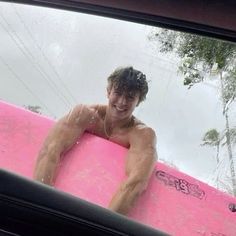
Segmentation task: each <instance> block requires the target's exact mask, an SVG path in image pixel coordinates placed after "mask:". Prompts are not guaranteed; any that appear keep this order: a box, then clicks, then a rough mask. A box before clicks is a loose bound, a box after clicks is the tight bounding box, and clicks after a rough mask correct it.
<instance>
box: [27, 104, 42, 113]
mask: <svg viewBox="0 0 236 236" xmlns="http://www.w3.org/2000/svg"><path fill="white" fill-rule="evenodd" d="M24 107H25V108H26V109H28V110H30V111H32V112H35V113H38V114H41V111H40V109H41V107H40V106H31V105H27V106H24Z"/></svg>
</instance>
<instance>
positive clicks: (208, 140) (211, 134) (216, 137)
mask: <svg viewBox="0 0 236 236" xmlns="http://www.w3.org/2000/svg"><path fill="white" fill-rule="evenodd" d="M202 140H203V144H202V145H209V146H217V145H219V144H220V141H221V139H220V133H219V132H218V131H217V130H216V129H210V130H208V131H207V132H206V133H205V135H204V137H203V139H202Z"/></svg>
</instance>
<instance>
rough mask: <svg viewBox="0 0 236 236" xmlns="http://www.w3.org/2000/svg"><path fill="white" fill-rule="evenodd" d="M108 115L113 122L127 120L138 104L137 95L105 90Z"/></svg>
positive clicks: (116, 90) (112, 89)
mask: <svg viewBox="0 0 236 236" xmlns="http://www.w3.org/2000/svg"><path fill="white" fill-rule="evenodd" d="M107 97H108V100H109V101H108V109H109V114H110V116H111V118H112V119H114V120H124V119H129V118H130V117H131V116H132V113H133V111H134V109H135V107H136V106H137V105H138V103H139V93H137V92H136V93H135V92H128V91H127V92H126V91H119V90H118V89H116V88H115V87H114V86H112V88H108V89H107Z"/></svg>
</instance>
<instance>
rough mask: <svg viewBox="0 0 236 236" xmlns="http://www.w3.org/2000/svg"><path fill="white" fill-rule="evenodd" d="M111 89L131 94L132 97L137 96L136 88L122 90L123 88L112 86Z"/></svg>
mask: <svg viewBox="0 0 236 236" xmlns="http://www.w3.org/2000/svg"><path fill="white" fill-rule="evenodd" d="M113 89H114V91H115V92H120V93H122V94H124V95H127V96H132V97H135V96H139V91H136V90H124V89H121V88H119V87H118V86H117V87H113Z"/></svg>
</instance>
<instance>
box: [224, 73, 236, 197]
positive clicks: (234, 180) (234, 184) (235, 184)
mask: <svg viewBox="0 0 236 236" xmlns="http://www.w3.org/2000/svg"><path fill="white" fill-rule="evenodd" d="M220 81H221V94H222V100H223V107H224V116H225V126H226V133H225V136H226V144H227V149H228V155H229V161H230V172H231V178H232V187H233V195H234V196H236V176H235V169H234V160H233V153H232V146H231V137H230V129H229V117H228V111H227V109H225V105H226V101H225V99H224V95H223V92H224V87H223V78H222V72H220Z"/></svg>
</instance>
